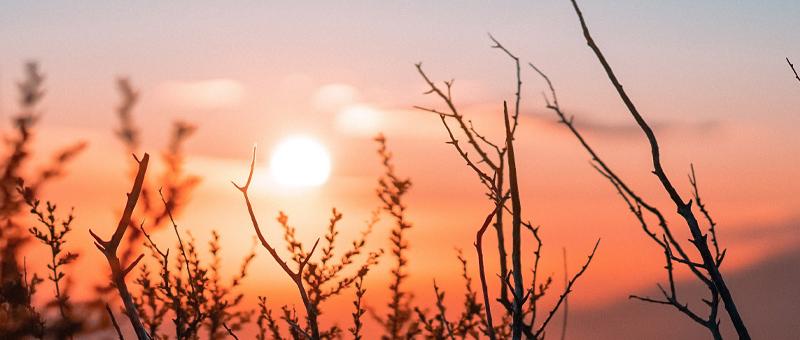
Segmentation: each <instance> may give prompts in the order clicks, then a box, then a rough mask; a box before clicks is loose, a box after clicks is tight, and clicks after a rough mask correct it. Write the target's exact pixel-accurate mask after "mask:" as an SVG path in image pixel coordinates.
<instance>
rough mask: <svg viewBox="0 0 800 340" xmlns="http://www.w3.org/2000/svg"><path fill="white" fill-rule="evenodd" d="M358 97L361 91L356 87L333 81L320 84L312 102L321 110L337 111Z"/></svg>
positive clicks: (355, 100)
mask: <svg viewBox="0 0 800 340" xmlns="http://www.w3.org/2000/svg"><path fill="white" fill-rule="evenodd" d="M358 99H359V93H358V90H357V89H356V88H355V87H353V86H350V85H347V84H342V83H333V84H327V85H323V86H320V88H319V89H317V92H316V93H314V96H313V97H312V98H311V103H312V104H313V106H314V108H315V109H317V110H319V111H322V112H332V113H335V112H338V111H339V110H341V109H342V108H343V107H345V106H347V105H350V104H353V103H355V102H357V101H358Z"/></svg>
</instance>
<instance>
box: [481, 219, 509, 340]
mask: <svg viewBox="0 0 800 340" xmlns="http://www.w3.org/2000/svg"><path fill="white" fill-rule="evenodd" d="M496 213H497V209H495V210H492V212H491V213H489V216H486V220H485V221H484V222H483V225H482V226H481V228H480V229H479V230H478V233H477V235H476V236H475V250H477V252H478V268H479V270H480V277H481V290H483V303H484V305H485V306H486V307H485V308H486V334H487V335H488V336H489V339H491V340H495V339H497V335H495V332H494V325H493V324H492V306H491V302H492V300H491V298H490V297H489V288H488V287H487V284H486V268H485V266H484V264H483V234H484V233H485V232H486V228H488V227H489V223H491V222H492V218H494V215H495V214H496ZM504 286H505V285H504Z"/></svg>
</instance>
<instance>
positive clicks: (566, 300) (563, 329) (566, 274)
mask: <svg viewBox="0 0 800 340" xmlns="http://www.w3.org/2000/svg"><path fill="white" fill-rule="evenodd" d="M561 253H562V255H564V286H565V287H566V286H567V285H568V284H569V272H568V269H567V248H561ZM568 316H569V297H565V298H564V320H562V322H561V340H565V339H566V338H567V318H568Z"/></svg>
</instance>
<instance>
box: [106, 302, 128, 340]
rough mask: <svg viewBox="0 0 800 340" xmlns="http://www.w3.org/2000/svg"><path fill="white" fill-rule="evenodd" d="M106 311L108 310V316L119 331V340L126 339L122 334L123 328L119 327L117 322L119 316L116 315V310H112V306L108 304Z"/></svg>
mask: <svg viewBox="0 0 800 340" xmlns="http://www.w3.org/2000/svg"><path fill="white" fill-rule="evenodd" d="M106 311H107V312H108V317H109V318H110V319H111V324H112V325H114V330H116V331H117V336H119V340H124V339H125V337H124V336H122V330H121V329H120V328H119V324H118V323H117V318H115V317H114V312H112V311H111V307H109V306H108V304H106Z"/></svg>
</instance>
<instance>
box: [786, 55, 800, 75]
mask: <svg viewBox="0 0 800 340" xmlns="http://www.w3.org/2000/svg"><path fill="white" fill-rule="evenodd" d="M786 62H787V63H788V64H789V68H791V69H792V72H793V73H794V79H797V81H800V75H797V70H795V69H794V64H792V62H791V61H789V58H788V57H787V58H786Z"/></svg>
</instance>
